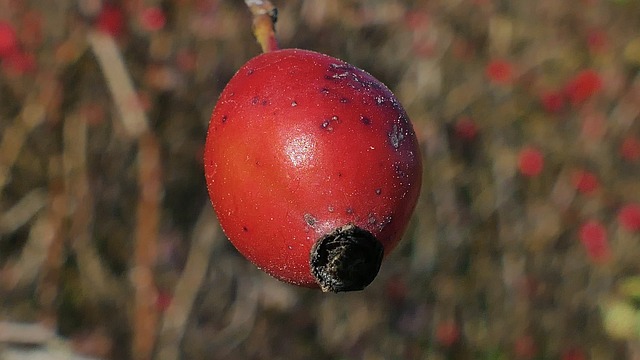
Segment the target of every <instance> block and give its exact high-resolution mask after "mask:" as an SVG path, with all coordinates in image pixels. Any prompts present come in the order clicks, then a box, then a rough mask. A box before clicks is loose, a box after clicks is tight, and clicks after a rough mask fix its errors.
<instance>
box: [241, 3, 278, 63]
mask: <svg viewBox="0 0 640 360" xmlns="http://www.w3.org/2000/svg"><path fill="white" fill-rule="evenodd" d="M244 2H245V4H247V7H248V8H249V10H250V11H251V14H252V15H253V35H254V36H255V37H256V40H257V41H258V43H259V44H260V47H262V52H269V51H274V50H278V49H279V46H278V40H277V39H276V33H275V24H276V22H277V21H278V9H276V7H275V6H273V4H271V1H268V0H245V1H244Z"/></svg>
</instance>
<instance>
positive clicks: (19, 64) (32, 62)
mask: <svg viewBox="0 0 640 360" xmlns="http://www.w3.org/2000/svg"><path fill="white" fill-rule="evenodd" d="M2 67H3V69H4V70H5V71H6V72H7V73H10V74H12V75H24V74H28V73H32V72H34V71H35V70H36V67H37V66H36V58H35V56H33V54H31V53H26V52H23V51H16V52H14V53H13V54H11V55H9V56H7V57H6V58H5V59H4V61H3V62H2Z"/></svg>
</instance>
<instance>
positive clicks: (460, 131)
mask: <svg viewBox="0 0 640 360" xmlns="http://www.w3.org/2000/svg"><path fill="white" fill-rule="evenodd" d="M455 135H456V137H457V138H459V139H461V140H473V139H475V138H476V136H477V135H478V126H477V125H476V123H475V121H473V119H472V118H470V117H468V116H462V117H460V118H459V119H458V121H457V122H456V125H455Z"/></svg>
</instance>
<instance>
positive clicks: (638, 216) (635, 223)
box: [618, 204, 640, 231]
mask: <svg viewBox="0 0 640 360" xmlns="http://www.w3.org/2000/svg"><path fill="white" fill-rule="evenodd" d="M618 222H620V225H621V226H622V227H623V228H625V229H626V230H628V231H640V204H627V205H625V206H623V207H622V208H621V209H620V211H619V212H618Z"/></svg>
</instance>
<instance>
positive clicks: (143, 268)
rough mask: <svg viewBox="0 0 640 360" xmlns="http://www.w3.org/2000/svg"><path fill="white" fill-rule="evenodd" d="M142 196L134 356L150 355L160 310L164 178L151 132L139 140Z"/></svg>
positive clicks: (135, 277)
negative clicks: (156, 273)
mask: <svg viewBox="0 0 640 360" xmlns="http://www.w3.org/2000/svg"><path fill="white" fill-rule="evenodd" d="M138 146H139V149H138V183H139V191H140V194H139V199H138V209H137V216H136V217H137V224H136V235H135V239H136V242H135V250H134V263H135V267H134V268H133V269H132V276H131V278H132V281H133V284H134V289H135V299H134V313H133V328H134V332H133V334H134V336H133V358H134V359H141V360H142V359H150V358H151V355H152V352H153V348H154V344H155V334H156V325H157V322H158V312H157V308H156V306H155V299H156V297H157V291H156V287H155V284H154V280H153V267H154V266H155V262H156V254H157V249H156V248H157V239H158V227H159V221H160V200H161V193H162V181H161V175H160V168H161V167H160V145H159V144H158V140H157V139H156V137H155V136H154V135H153V134H152V133H150V132H147V133H145V134H143V135H142V137H141V138H140V140H139V142H138Z"/></svg>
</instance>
